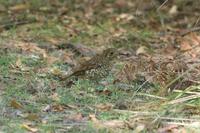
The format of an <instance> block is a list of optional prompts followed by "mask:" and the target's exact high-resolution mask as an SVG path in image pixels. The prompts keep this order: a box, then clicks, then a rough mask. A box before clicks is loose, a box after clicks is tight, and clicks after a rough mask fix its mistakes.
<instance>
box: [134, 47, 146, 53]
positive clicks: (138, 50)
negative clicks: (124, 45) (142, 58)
mask: <svg viewBox="0 0 200 133" xmlns="http://www.w3.org/2000/svg"><path fill="white" fill-rule="evenodd" d="M141 54H142V55H146V54H147V47H145V46H141V47H139V48H138V49H137V50H136V55H141Z"/></svg>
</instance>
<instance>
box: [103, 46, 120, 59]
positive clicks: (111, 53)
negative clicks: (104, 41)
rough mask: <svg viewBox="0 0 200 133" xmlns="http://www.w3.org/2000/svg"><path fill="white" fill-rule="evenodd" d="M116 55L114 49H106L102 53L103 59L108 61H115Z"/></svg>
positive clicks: (116, 52)
mask: <svg viewBox="0 0 200 133" xmlns="http://www.w3.org/2000/svg"><path fill="white" fill-rule="evenodd" d="M117 55H118V51H117V50H116V49H115V48H108V49H106V50H104V51H103V57H105V58H106V59H109V60H112V59H115V58H116V57H117Z"/></svg>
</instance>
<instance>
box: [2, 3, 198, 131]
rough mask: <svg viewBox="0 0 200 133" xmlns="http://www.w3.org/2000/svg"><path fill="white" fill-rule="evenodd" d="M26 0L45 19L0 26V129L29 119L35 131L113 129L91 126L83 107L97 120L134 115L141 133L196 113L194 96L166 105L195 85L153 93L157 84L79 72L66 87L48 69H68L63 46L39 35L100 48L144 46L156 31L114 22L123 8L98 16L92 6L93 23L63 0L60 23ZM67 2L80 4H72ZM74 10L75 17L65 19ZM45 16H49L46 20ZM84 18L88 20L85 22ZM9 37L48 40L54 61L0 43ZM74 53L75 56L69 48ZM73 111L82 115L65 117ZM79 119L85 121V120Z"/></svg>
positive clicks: (125, 118)
mask: <svg viewBox="0 0 200 133" xmlns="http://www.w3.org/2000/svg"><path fill="white" fill-rule="evenodd" d="M29 2H30V5H31V11H30V14H31V15H33V16H37V15H38V14H39V15H42V17H44V20H45V22H42V21H43V20H42V19H41V22H40V23H33V24H27V25H22V26H16V27H13V28H11V29H9V30H4V31H3V32H2V33H0V40H1V42H0V54H1V56H0V131H2V132H19V133H21V132H27V129H25V128H23V127H22V126H23V124H30V125H31V126H30V127H34V128H37V129H38V130H39V132H57V131H58V132H59V131H60V132H61V131H65V132H67V131H68V132H82V133H90V132H91V133H93V132H98V133H99V132H102V133H103V132H113V130H110V129H106V128H105V129H104V128H102V129H98V128H97V127H96V125H95V124H94V121H92V120H90V119H89V115H90V114H95V117H96V119H97V120H98V121H101V122H102V121H110V120H120V121H130V120H132V119H133V120H136V121H137V123H136V127H137V126H138V125H139V126H140V124H144V123H147V124H146V125H148V126H147V129H144V130H143V131H142V132H148V131H149V130H151V131H154V130H155V129H156V128H158V127H159V125H160V124H161V123H162V122H169V121H170V122H177V123H181V124H184V122H182V121H181V120H182V119H184V118H185V117H187V118H188V119H192V118H194V117H195V116H193V115H191V114H195V113H196V114H198V113H199V99H196V98H194V99H191V100H189V101H187V100H186V101H185V102H182V103H180V104H179V103H178V104H174V105H170V104H168V103H169V102H170V101H173V100H175V99H178V98H185V97H186V96H187V92H189V91H196V92H198V91H199V86H195V87H194V88H193V89H191V90H187V91H183V92H177V93H171V94H170V95H167V96H163V97H156V96H157V94H158V92H159V90H160V89H161V88H160V86H159V85H151V84H149V85H146V86H142V88H140V87H141V85H142V84H139V83H131V84H128V85H127V84H126V85H127V86H128V87H127V86H122V87H120V85H119V84H117V83H116V84H112V82H113V80H115V75H114V74H111V75H110V76H108V77H107V79H105V80H106V81H107V82H109V83H110V84H109V85H106V86H102V85H99V84H95V83H93V82H92V81H89V80H86V79H79V80H77V81H74V84H73V85H72V86H71V87H69V86H67V85H66V81H64V82H63V81H60V80H58V78H57V77H55V76H52V74H51V73H50V70H51V69H52V68H58V69H61V70H67V69H69V68H70V65H69V64H65V63H64V62H63V60H61V58H60V57H61V56H60V54H61V53H62V52H63V51H64V52H66V53H67V52H68V51H67V50H63V51H62V52H61V51H60V50H58V49H57V47H56V44H52V43H51V42H50V41H48V39H46V38H53V39H55V40H59V39H63V40H64V41H65V42H70V43H73V44H77V43H81V44H84V45H87V46H88V47H93V48H96V49H98V50H99V49H100V48H101V47H104V48H106V47H116V48H119V49H128V50H130V51H135V50H136V49H137V48H138V47H139V46H141V45H145V46H146V45H147V46H149V45H148V40H150V39H152V38H154V37H155V36H156V35H157V34H156V33H155V32H156V31H153V30H151V28H148V27H147V28H138V27H135V26H134V25H133V24H132V21H131V22H117V21H116V20H115V17H116V16H117V15H119V14H121V13H122V12H126V13H128V12H129V9H128V8H127V9H123V10H121V9H119V10H116V9H115V10H114V12H113V14H114V15H113V16H110V14H108V16H106V17H105V18H104V17H103V16H101V13H99V14H98V13H97V14H96V15H99V17H98V18H97V19H99V21H98V20H97V22H93V21H92V20H81V19H82V18H85V16H84V15H83V14H78V13H80V12H79V11H77V12H76V11H74V8H78V9H79V8H81V9H82V7H81V6H80V5H79V4H78V3H77V2H74V1H71V3H70V1H68V2H69V3H68V4H69V5H70V4H71V7H70V8H69V9H68V10H69V14H68V15H69V16H68V18H67V23H65V21H63V22H61V21H60V20H59V18H58V14H57V13H48V12H47V13H46V12H42V11H40V12H39V11H38V12H37V10H38V9H39V8H40V7H44V6H47V7H51V6H50V5H48V4H47V5H46V1H42V2H41V1H39V0H37V1H35V0H31V1H29ZM73 2H74V3H76V6H77V5H79V6H80V7H75V5H74V4H73ZM113 2H114V1H113V0H109V1H108V2H107V3H113ZM0 3H1V4H3V5H5V6H10V5H14V4H15V1H12V0H11V1H5V0H0ZM17 3H18V2H17ZM19 3H20V1H19ZM108 5H109V4H108ZM101 8H102V7H101ZM101 8H100V9H101ZM32 10H33V12H32ZM41 12H42V13H41ZM102 12H103V11H102ZM40 13H41V14H40ZM151 13H152V12H151ZM18 15H19V14H18ZM70 15H71V16H70ZM73 15H74V16H76V17H74V18H73V19H72V18H70V17H73ZM82 15H83V16H82ZM163 15H164V14H163ZM155 16H157V15H155ZM37 17H38V16H37ZM40 17H41V16H40ZM52 17H53V18H54V19H53V20H51V19H52ZM164 17H167V15H165V16H164ZM71 19H72V20H71ZM90 19H93V18H90ZM158 19H159V18H158ZM90 21H92V22H91V23H90ZM120 29H124V31H126V32H120ZM118 32H119V36H118ZM114 35H116V36H114ZM13 40H15V41H20V42H21V43H24V42H26V41H27V40H30V42H34V43H35V44H37V47H38V48H43V45H44V46H46V45H47V46H48V47H47V48H43V49H44V50H46V52H47V54H48V56H56V57H57V58H58V59H59V60H58V61H56V62H53V63H52V64H48V61H47V59H45V58H43V57H41V53H39V54H38V53H37V52H35V51H34V52H31V50H32V49H30V50H22V49H20V48H16V47H14V45H11V46H10V45H6V44H7V42H10V41H13ZM27 42H29V41H27ZM51 46H55V47H53V50H49V49H48V48H49V47H50V48H51ZM3 47H6V48H5V49H7V50H8V51H7V52H6V50H5V49H3ZM1 48H2V49H1ZM73 58H76V57H75V55H74V56H73ZM18 60H20V61H21V65H22V66H21V68H20V67H19V66H17V65H16V64H17V61H18ZM72 60H74V59H72ZM123 63H124V62H123ZM123 63H122V61H121V62H117V65H116V67H115V69H117V70H120V69H121V68H122V67H123ZM25 68H26V69H27V70H26V69H25ZM24 69H25V70H24ZM138 88H140V90H138ZM137 90H138V92H137V93H136V91H137ZM139 94H141V95H139ZM12 100H16V102H17V103H19V104H21V105H22V107H23V108H22V109H17V108H15V107H13V106H12V105H11V104H10V102H11V101H12ZM107 104H111V105H112V109H105V110H103V109H99V108H98V106H104V107H105V105H107ZM48 106H50V109H49V110H50V111H43V110H44V109H46V108H47V107H48ZM79 113H80V114H82V118H71V119H70V116H73V115H74V114H75V116H76V115H77V114H79ZM27 114H37V115H38V116H39V118H37V119H36V120H28V119H27V118H25V117H24V116H25V115H27ZM76 117H77V116H76ZM168 118H180V120H171V119H170V120H168ZM196 118H197V117H196ZM79 119H81V120H83V122H82V123H81V126H80V127H78V126H76V124H77V123H79V122H80V121H81V120H79ZM84 119H87V120H85V121H84ZM197 119H198V118H197ZM133 123H134V122H133ZM79 124H80V123H79ZM137 124H138V125H137ZM136 127H133V128H132V129H135V128H136ZM132 129H130V130H128V128H127V127H126V128H125V129H122V132H126V131H127V132H129V131H131V130H132ZM114 130H115V129H114ZM155 132H156V130H155Z"/></svg>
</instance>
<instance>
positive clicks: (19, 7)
mask: <svg viewBox="0 0 200 133" xmlns="http://www.w3.org/2000/svg"><path fill="white" fill-rule="evenodd" d="M27 9H29V5H27V4H17V5H14V6H12V7H10V8H9V10H11V11H13V12H18V11H24V10H27Z"/></svg>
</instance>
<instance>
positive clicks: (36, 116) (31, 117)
mask: <svg viewBox="0 0 200 133" xmlns="http://www.w3.org/2000/svg"><path fill="white" fill-rule="evenodd" d="M25 118H26V119H28V120H31V121H38V120H40V118H39V116H38V115H37V114H33V113H31V114H28V115H27V116H25Z"/></svg>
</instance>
